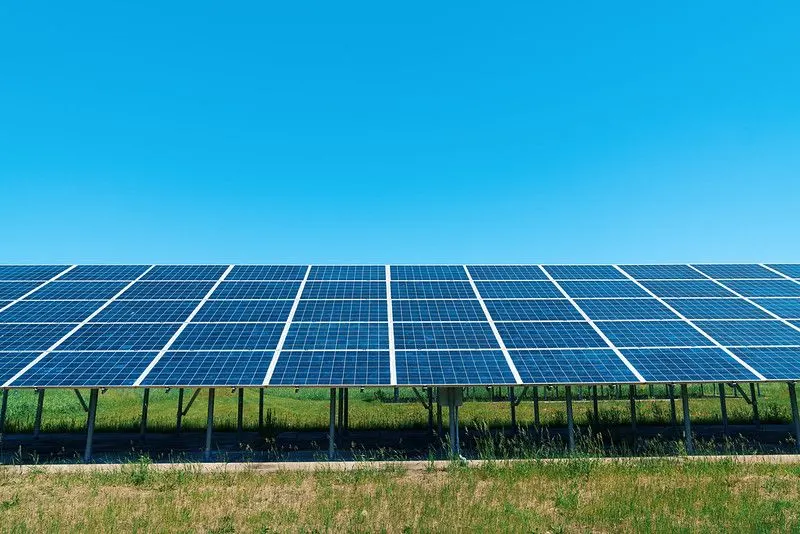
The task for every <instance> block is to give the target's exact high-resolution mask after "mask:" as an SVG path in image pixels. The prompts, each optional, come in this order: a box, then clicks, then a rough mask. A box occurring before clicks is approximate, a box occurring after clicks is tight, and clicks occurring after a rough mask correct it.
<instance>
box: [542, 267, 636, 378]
mask: <svg viewBox="0 0 800 534" xmlns="http://www.w3.org/2000/svg"><path fill="white" fill-rule="evenodd" d="M539 268H540V269H541V270H542V272H543V273H544V274H545V276H547V278H548V279H549V280H550V282H552V283H553V285H555V286H556V288H558V290H559V291H560V292H561V294H562V295H564V297H565V298H566V299H567V300H569V302H570V304H572V306H573V307H574V308H575V309H576V310H577V311H578V313H580V314H581V317H583V318H584V319H585V320H586V322H587V323H589V326H591V327H592V328H593V329H594V331H595V332H597V335H599V336H600V337H601V338H603V341H605V342H606V345H608V348H610V349H611V350H613V351H614V354H616V355H617V358H619V359H620V360H621V361H622V363H624V364H625V367H627V368H628V370H629V371H630V372H631V373H633V374H634V376H636V380H638V381H639V382H646V380H645V379H644V377H643V376H642V375H641V373H639V371H638V370H637V369H636V367H634V366H633V364H632V363H631V362H629V361H628V358H626V357H625V356H624V355H623V354H622V353H621V352H620V351H619V349H618V348H617V346H616V345H614V343H613V342H612V341H611V340H610V339H608V337H607V336H606V335H605V333H604V332H603V331H602V330H600V327H599V326H597V325H596V324H595V323H594V321H593V320H592V319H591V318H590V317H589V316H588V315H587V314H586V312H585V311H583V309H582V308H581V307H580V306H578V303H577V302H575V299H573V298H572V297H571V296H570V295H569V293H567V292H566V291H565V290H564V288H563V287H561V284H559V283H558V282H556V280H555V278H553V276H552V275H551V274H550V273H549V272H548V270H547V269H545V268H544V266H543V265H539Z"/></svg>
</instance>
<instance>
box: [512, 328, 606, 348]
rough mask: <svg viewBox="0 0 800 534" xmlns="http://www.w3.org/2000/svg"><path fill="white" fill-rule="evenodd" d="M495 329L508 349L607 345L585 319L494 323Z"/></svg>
mask: <svg viewBox="0 0 800 534" xmlns="http://www.w3.org/2000/svg"><path fill="white" fill-rule="evenodd" d="M497 330H498V331H499V332H500V337H501V338H502V339H503V341H504V342H505V344H506V347H508V348H510V349H511V348H514V349H540V348H541V349H558V348H565V349H566V348H578V349H580V348H608V344H606V342H605V341H603V338H601V337H600V336H599V335H598V334H597V332H595V331H594V329H593V328H592V327H591V325H590V324H589V323H586V322H576V323H533V322H528V323H497Z"/></svg>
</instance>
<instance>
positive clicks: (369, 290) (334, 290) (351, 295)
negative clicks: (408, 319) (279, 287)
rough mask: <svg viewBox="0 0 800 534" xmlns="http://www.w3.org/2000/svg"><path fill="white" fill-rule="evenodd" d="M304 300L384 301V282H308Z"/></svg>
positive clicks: (304, 291)
mask: <svg viewBox="0 0 800 534" xmlns="http://www.w3.org/2000/svg"><path fill="white" fill-rule="evenodd" d="M303 298H304V299H385V298H386V283H385V282H308V283H306V286H305V289H304V290H303Z"/></svg>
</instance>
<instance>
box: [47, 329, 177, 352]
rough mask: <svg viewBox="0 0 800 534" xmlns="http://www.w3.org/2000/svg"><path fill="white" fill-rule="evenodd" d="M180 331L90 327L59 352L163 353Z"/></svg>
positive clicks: (68, 339) (79, 331)
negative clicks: (173, 336) (166, 345)
mask: <svg viewBox="0 0 800 534" xmlns="http://www.w3.org/2000/svg"><path fill="white" fill-rule="evenodd" d="M177 329H178V325H176V324H132V323H128V324H93V323H89V324H87V325H85V326H83V328H81V329H80V330H78V331H77V332H75V333H74V334H72V335H71V336H70V337H69V338H67V340H66V341H64V343H62V344H61V345H60V346H59V350H65V351H66V350H159V349H161V348H162V347H163V346H164V345H165V344H166V343H167V341H169V338H170V337H172V334H174V333H175V331H176V330H177Z"/></svg>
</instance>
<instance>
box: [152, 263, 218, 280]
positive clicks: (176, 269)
mask: <svg viewBox="0 0 800 534" xmlns="http://www.w3.org/2000/svg"><path fill="white" fill-rule="evenodd" d="M227 268H228V266H227V265H156V266H155V267H154V268H153V269H152V270H151V271H150V272H149V273H147V274H146V275H145V276H144V277H143V278H142V280H198V281H199V280H206V281H209V282H213V281H216V280H219V278H220V277H221V276H222V275H223V274H224V273H225V270H226V269H227Z"/></svg>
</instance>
